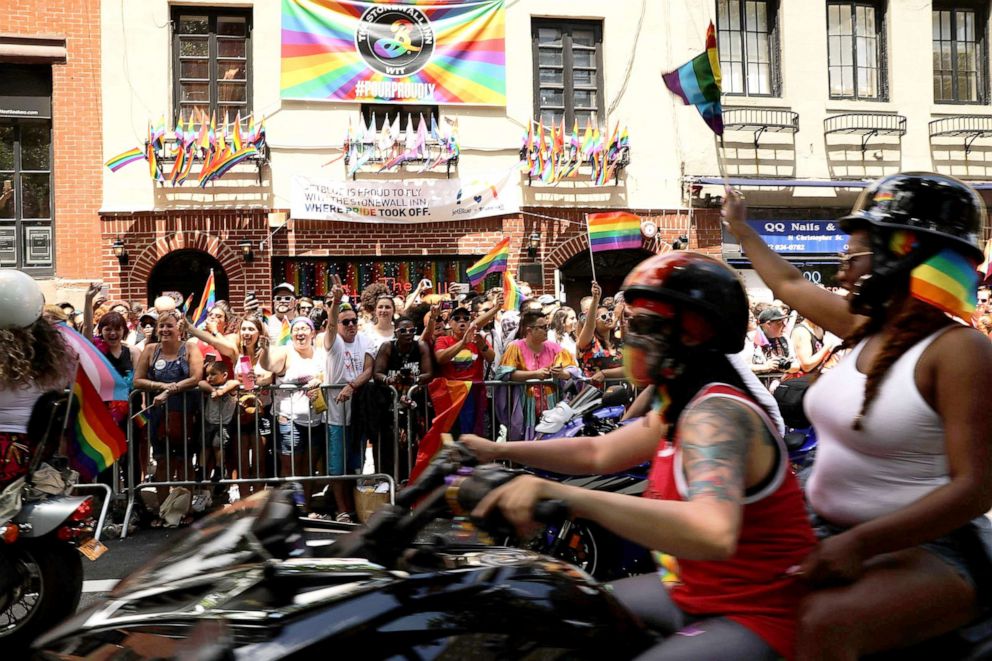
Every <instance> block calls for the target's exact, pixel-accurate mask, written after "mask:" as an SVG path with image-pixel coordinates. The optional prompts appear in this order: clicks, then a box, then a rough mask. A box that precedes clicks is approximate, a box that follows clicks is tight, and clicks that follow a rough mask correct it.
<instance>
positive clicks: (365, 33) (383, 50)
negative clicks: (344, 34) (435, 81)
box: [355, 5, 434, 77]
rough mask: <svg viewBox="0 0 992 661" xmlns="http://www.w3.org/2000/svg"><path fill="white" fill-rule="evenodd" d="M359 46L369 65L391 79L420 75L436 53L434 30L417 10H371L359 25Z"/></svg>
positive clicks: (357, 39) (356, 42)
mask: <svg viewBox="0 0 992 661" xmlns="http://www.w3.org/2000/svg"><path fill="white" fill-rule="evenodd" d="M355 46H356V47H357V48H358V52H359V53H360V54H361V55H362V58H364V59H365V62H366V63H367V64H368V65H369V66H370V67H372V68H373V69H375V70H376V71H378V72H379V73H381V74H385V75H387V76H394V77H399V76H409V75H412V74H415V73H417V72H418V71H420V70H421V69H423V68H424V67H425V66H427V63H428V62H429V61H430V59H431V55H432V54H433V53H434V30H433V29H432V28H431V24H430V21H429V20H427V17H426V16H425V15H424V13H423V12H422V11H420V10H419V9H417V8H416V7H396V6H391V7H383V6H381V5H379V6H374V7H370V8H369V9H368V10H366V12H365V13H364V14H362V18H361V20H360V22H359V24H358V31H357V32H356V33H355Z"/></svg>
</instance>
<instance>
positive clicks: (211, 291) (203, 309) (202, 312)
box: [191, 269, 217, 327]
mask: <svg viewBox="0 0 992 661" xmlns="http://www.w3.org/2000/svg"><path fill="white" fill-rule="evenodd" d="M216 302H217V289H216V287H214V270H213V269H210V275H208V276H207V283H206V284H205V285H204V286H203V295H202V296H200V305H198V306H197V308H196V310H195V311H194V312H193V316H192V317H191V318H192V320H193V325H194V326H197V327H199V325H200V324H202V323H203V322H204V321H206V320H207V313H208V312H210V308H212V307H213V306H214V303H216Z"/></svg>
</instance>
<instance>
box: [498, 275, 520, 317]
mask: <svg viewBox="0 0 992 661" xmlns="http://www.w3.org/2000/svg"><path fill="white" fill-rule="evenodd" d="M523 302H524V295H523V294H521V293H520V287H517V281H516V280H514V279H513V275H512V274H511V273H510V272H509V271H503V309H504V310H519V309H520V304H521V303H523Z"/></svg>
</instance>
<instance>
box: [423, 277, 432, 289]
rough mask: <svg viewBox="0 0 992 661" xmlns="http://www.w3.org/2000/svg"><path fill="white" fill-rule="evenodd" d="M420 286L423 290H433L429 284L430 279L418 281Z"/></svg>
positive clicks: (430, 283)
mask: <svg viewBox="0 0 992 661" xmlns="http://www.w3.org/2000/svg"><path fill="white" fill-rule="evenodd" d="M420 285H421V288H423V289H433V288H434V283H433V282H431V279H430V278H424V279H423V280H421V281H420Z"/></svg>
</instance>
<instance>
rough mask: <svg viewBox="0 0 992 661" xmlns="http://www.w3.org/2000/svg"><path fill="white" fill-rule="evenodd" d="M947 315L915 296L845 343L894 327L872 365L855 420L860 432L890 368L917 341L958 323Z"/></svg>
mask: <svg viewBox="0 0 992 661" xmlns="http://www.w3.org/2000/svg"><path fill="white" fill-rule="evenodd" d="M954 323H955V322H954V321H952V320H951V319H950V318H949V317H948V316H947V315H945V314H944V313H943V312H941V311H940V310H938V309H937V308H935V307H933V306H932V305H929V304H927V303H924V302H923V301H920V300H917V299H915V298H908V299H907V300H906V303H905V305H903V307H902V309H901V310H899V312H898V313H897V314H896V315H895V316H894V317H893V318H892V319H891V320H886V319H885V318H884V315H878V316H876V317H872V318H871V319H869V320H868V321H866V322H865V323H863V324H862V325H861V326H859V327H858V328H856V329H854V332H852V333H851V335H850V336H848V337H847V338H846V339H845V340H844V344H843V345H841V348H842V349H848V348H851V347H854V346H856V345H857V344H858V343H859V342H860V341H861V340H863V339H865V338H867V337H870V336H872V335H875V334H876V333H878V332H879V331H880V330H881V329H882V327H883V326H886V325H887V326H890V327H891V328H892V332H891V333H890V334H889V336H888V337H887V338H886V340H885V344H883V345H882V348H881V349H880V350H879V352H878V355H877V356H876V357H875V360H874V361H873V362H872V364H871V367H869V368H868V374H867V379H866V381H865V398H864V401H863V402H862V403H861V411H860V412H859V413H858V415H857V416H856V417H855V418H854V420H853V422H852V423H851V429H854V430H857V431H860V430H861V428H862V425H861V423H862V420H864V417H865V415H867V413H868V409H869V408H870V407H871V405H872V402H874V401H875V397H876V396H877V395H878V392H879V390H880V389H881V387H882V382H883V381H884V380H885V376H886V375H887V374H888V372H889V368H891V367H892V365H893V364H894V363H895V362H896V361H897V360H898V359H899V357H900V356H902V355H903V354H904V353H906V351H907V350H908V349H909V348H910V347H912V346H913V345H914V344H916V343H917V342H919V341H920V340H922V339H923V338H925V337H928V336H930V335H932V334H933V333H935V332H937V331H938V330H940V329H941V328H944V327H945V326H949V325H951V324H954Z"/></svg>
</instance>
